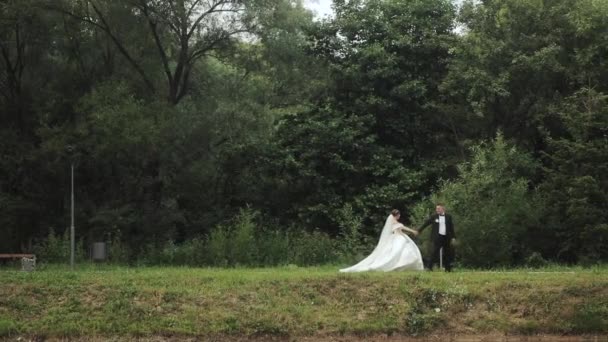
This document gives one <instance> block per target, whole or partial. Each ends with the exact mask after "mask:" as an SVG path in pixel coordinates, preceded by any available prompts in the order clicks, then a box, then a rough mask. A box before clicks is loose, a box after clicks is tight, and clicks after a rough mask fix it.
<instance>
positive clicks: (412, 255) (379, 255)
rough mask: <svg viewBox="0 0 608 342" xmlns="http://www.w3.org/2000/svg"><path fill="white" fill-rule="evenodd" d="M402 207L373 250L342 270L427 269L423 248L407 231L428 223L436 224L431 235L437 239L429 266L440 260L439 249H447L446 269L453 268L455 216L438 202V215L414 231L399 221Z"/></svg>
mask: <svg viewBox="0 0 608 342" xmlns="http://www.w3.org/2000/svg"><path fill="white" fill-rule="evenodd" d="M400 216H401V215H400V213H399V210H397V209H394V210H393V211H392V212H391V214H390V215H389V216H388V218H387V219H386V222H385V223H384V228H383V229H382V233H381V234H380V241H379V242H378V245H377V246H376V248H374V250H373V251H372V253H371V254H370V255H369V256H368V257H367V258H365V259H363V260H361V262H359V263H358V264H356V265H354V266H351V267H348V268H343V269H341V270H340V272H364V271H400V270H419V271H421V270H423V269H424V265H423V263H422V255H421V254H420V249H418V246H416V244H415V243H414V241H412V239H411V238H410V237H409V236H407V235H406V234H405V233H406V232H408V233H411V234H413V235H414V236H416V235H418V234H419V233H420V232H422V231H423V230H424V228H426V227H427V226H428V225H430V224H432V225H433V230H432V232H431V236H432V239H433V244H434V246H433V254H432V255H431V260H430V262H429V269H430V270H432V269H433V265H434V264H435V263H438V262H439V250H440V249H441V248H443V250H444V251H445V253H444V255H445V262H444V264H445V270H446V271H447V272H450V271H451V270H452V253H451V249H452V248H451V242H452V239H455V238H456V235H455V234H454V223H453V220H452V217H451V216H450V215H448V214H446V213H445V206H444V205H443V204H437V206H436V207H435V214H434V215H431V217H429V219H428V220H427V221H426V222H424V223H423V224H422V226H421V227H420V229H419V230H414V229H411V228H408V227H406V226H404V225H403V224H401V223H399V217H400Z"/></svg>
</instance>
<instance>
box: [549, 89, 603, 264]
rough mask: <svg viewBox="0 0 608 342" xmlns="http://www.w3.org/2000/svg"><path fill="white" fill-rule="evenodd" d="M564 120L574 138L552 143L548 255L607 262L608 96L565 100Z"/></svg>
mask: <svg viewBox="0 0 608 342" xmlns="http://www.w3.org/2000/svg"><path fill="white" fill-rule="evenodd" d="M560 107H561V108H560V110H559V112H558V113H559V116H560V119H561V121H562V122H563V124H564V126H565V127H567V130H568V135H567V136H564V137H557V138H551V139H549V149H548V151H547V153H546V154H545V160H546V167H545V172H546V179H545V181H544V182H543V183H542V185H541V189H542V190H543V192H544V195H545V197H546V201H547V204H548V206H547V208H546V210H545V214H544V217H546V218H547V222H546V223H545V226H546V227H545V230H544V232H545V236H544V238H543V239H542V240H541V241H543V243H542V251H543V252H544V254H546V255H547V254H548V255H553V256H555V257H557V259H558V260H561V261H568V262H574V261H585V262H587V263H589V262H591V263H595V262H600V261H603V260H607V258H608V253H607V252H606V248H605V245H606V242H607V241H608V225H607V224H606V222H608V214H607V213H606V210H604V207H605V203H606V200H608V195H607V193H608V173H607V171H608V96H607V95H606V94H603V93H600V92H597V91H596V90H594V89H588V88H587V89H582V90H581V91H579V92H577V93H576V94H574V95H573V96H571V97H569V98H567V99H565V100H564V101H563V103H562V105H561V106H560Z"/></svg>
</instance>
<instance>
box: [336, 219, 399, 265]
mask: <svg viewBox="0 0 608 342" xmlns="http://www.w3.org/2000/svg"><path fill="white" fill-rule="evenodd" d="M394 223H395V218H394V217H393V215H388V217H387V218H386V221H385V222H384V228H382V233H381V234H380V240H379V241H378V244H377V245H376V248H374V250H373V251H372V253H371V254H370V255H368V256H367V258H365V259H363V260H361V261H360V262H359V263H358V264H356V265H354V266H351V267H348V268H343V269H341V270H340V272H353V271H365V270H366V269H367V268H369V266H370V265H371V264H372V263H373V262H374V261H375V260H376V259H377V258H378V256H380V255H381V254H382V252H383V249H384V248H383V247H384V246H385V245H386V244H387V242H389V241H390V237H391V233H392V227H393V224H394Z"/></svg>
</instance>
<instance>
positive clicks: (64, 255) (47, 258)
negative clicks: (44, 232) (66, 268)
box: [33, 228, 86, 263]
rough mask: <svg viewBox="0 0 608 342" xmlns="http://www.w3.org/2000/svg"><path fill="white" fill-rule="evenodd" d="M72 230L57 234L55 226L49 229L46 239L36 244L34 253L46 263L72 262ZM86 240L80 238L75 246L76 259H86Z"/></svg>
mask: <svg viewBox="0 0 608 342" xmlns="http://www.w3.org/2000/svg"><path fill="white" fill-rule="evenodd" d="M70 244H71V243H70V230H69V229H66V230H65V231H64V233H63V235H57V234H55V230H54V229H53V228H50V229H49V235H48V236H47V238H46V240H43V241H41V242H40V243H38V244H36V245H35V246H34V249H33V250H34V254H36V258H37V259H38V260H39V262H46V263H69V262H70V249H71V246H70ZM85 255H86V254H85V248H84V241H83V240H82V239H79V240H78V241H76V246H74V261H75V262H82V261H84V260H86V256H85Z"/></svg>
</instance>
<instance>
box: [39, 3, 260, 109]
mask: <svg viewBox="0 0 608 342" xmlns="http://www.w3.org/2000/svg"><path fill="white" fill-rule="evenodd" d="M261 3H263V2H256V1H240V0H211V1H201V0H178V1H168V0H129V1H121V2H115V1H104V0H79V1H69V2H63V3H62V4H61V5H59V6H57V5H56V4H54V1H53V3H51V4H50V5H49V6H50V7H51V8H53V9H55V10H58V11H60V12H61V13H65V14H67V15H69V16H72V17H74V18H77V19H78V20H81V21H83V22H85V23H88V24H90V25H91V27H92V28H93V29H95V30H101V31H102V32H103V33H105V34H106V35H107V36H108V37H109V38H110V39H111V41H112V42H113V43H114V45H115V46H116V48H117V49H118V51H120V53H121V55H122V56H123V57H124V58H125V60H126V61H127V62H128V63H129V65H130V66H131V67H132V68H133V69H134V70H135V71H136V72H137V74H139V76H140V78H141V79H142V80H143V82H144V83H145V85H146V88H147V89H148V91H149V92H151V93H153V94H154V93H157V92H159V90H157V88H158V86H157V84H156V82H155V80H156V78H157V77H158V75H157V74H156V72H157V71H158V69H152V70H151V71H150V70H148V68H146V66H145V64H144V63H143V62H142V60H140V59H138V57H137V55H138V54H139V51H138V50H139V49H137V47H138V46H139V47H140V49H141V48H143V51H145V52H146V53H154V54H155V55H156V57H157V61H158V62H160V69H161V70H162V74H163V75H164V78H165V84H166V85H165V86H164V87H162V89H163V90H164V91H165V94H166V98H167V101H168V102H169V103H172V104H177V103H179V101H180V100H181V99H182V98H183V97H184V96H185V95H186V94H187V93H188V91H189V90H190V89H189V87H190V78H191V73H192V72H193V70H194V66H195V64H196V62H197V61H199V60H200V59H201V58H203V57H205V56H209V55H211V54H212V53H217V51H218V50H221V49H222V48H225V46H226V44H228V43H230V40H231V39H232V38H234V37H236V36H238V35H240V34H245V33H249V32H253V31H254V29H255V17H256V16H255V11H257V10H259V9H260V4H261ZM264 5H265V4H264ZM124 22H130V23H135V24H136V25H135V26H141V25H145V27H147V28H148V29H147V32H145V36H142V37H135V38H134V39H133V38H131V40H127V39H126V38H124V37H125V36H126V37H129V34H130V33H131V32H133V31H135V30H133V26H131V25H124ZM125 26H126V27H125ZM125 28H127V30H126V31H125V30H124V29H125ZM137 39H144V40H145V39H151V40H152V42H153V43H152V46H153V49H154V50H155V52H152V51H150V50H149V48H151V47H152V46H151V45H148V44H143V45H142V44H141V43H142V42H137V41H136V40H137ZM140 51H142V50H140Z"/></svg>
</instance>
